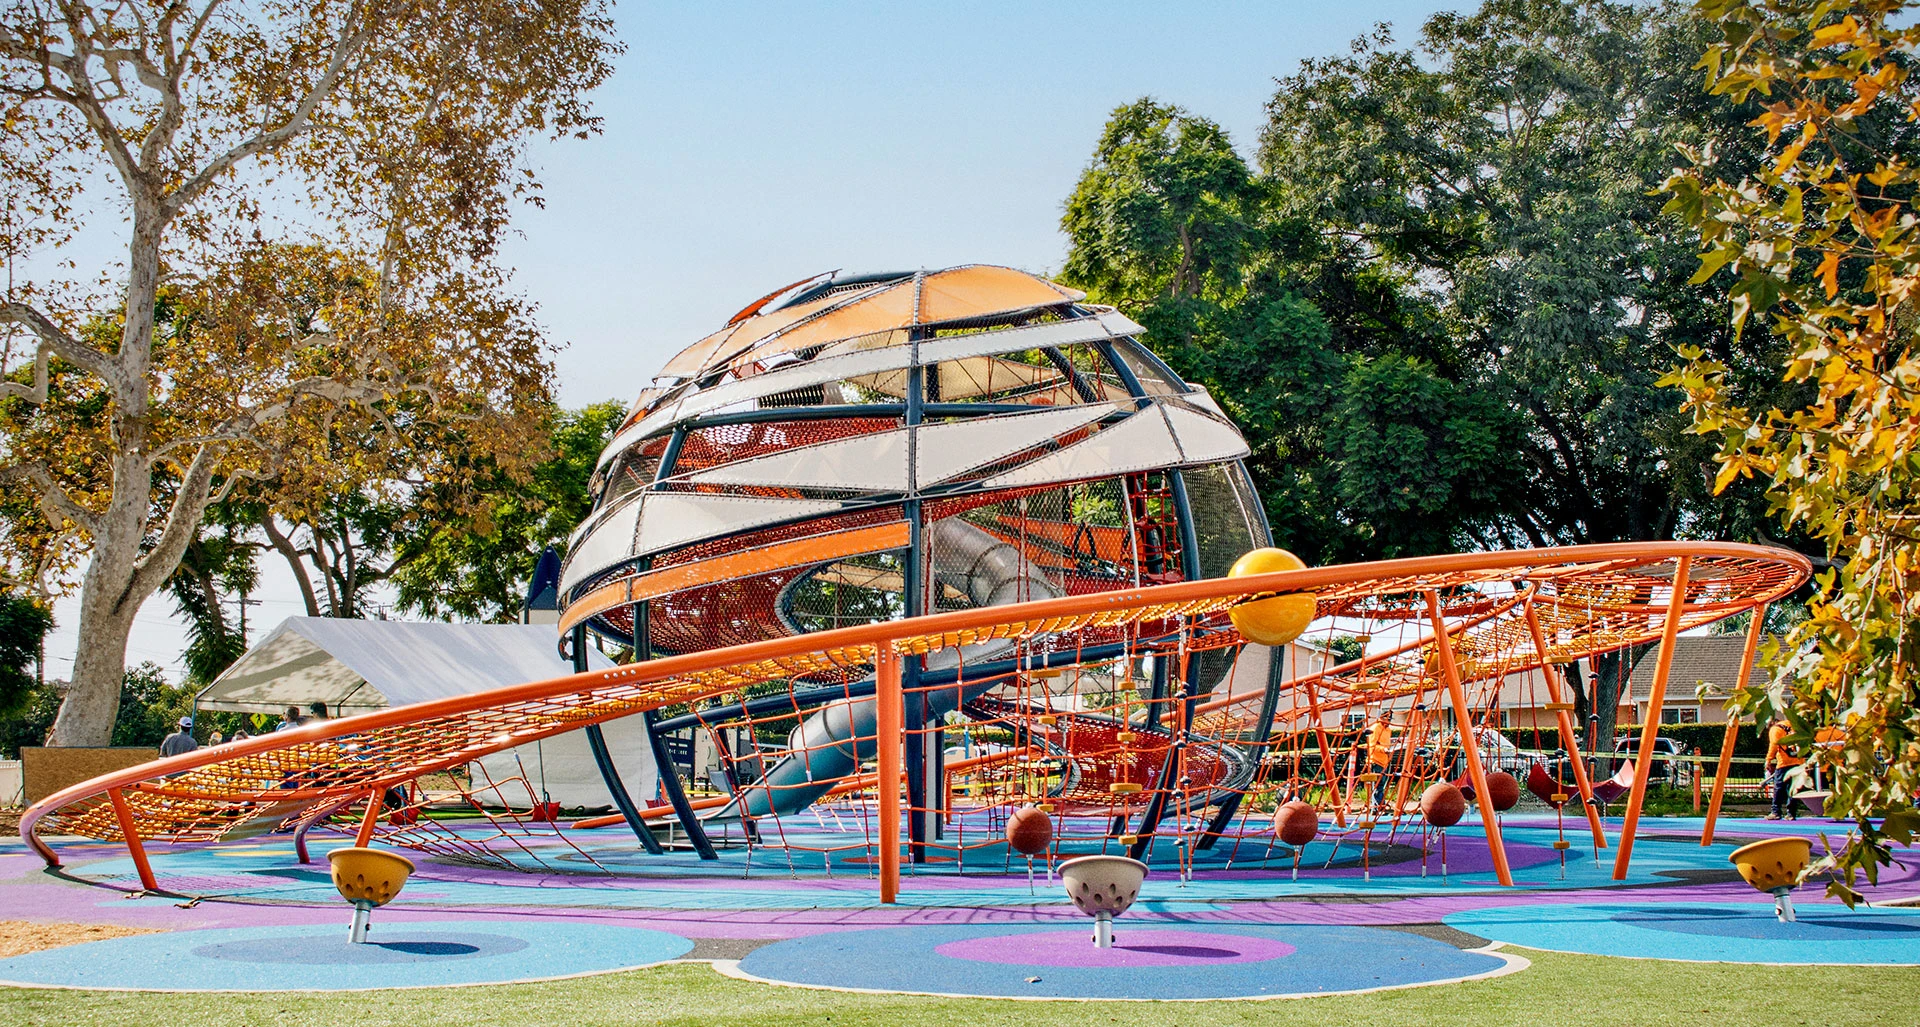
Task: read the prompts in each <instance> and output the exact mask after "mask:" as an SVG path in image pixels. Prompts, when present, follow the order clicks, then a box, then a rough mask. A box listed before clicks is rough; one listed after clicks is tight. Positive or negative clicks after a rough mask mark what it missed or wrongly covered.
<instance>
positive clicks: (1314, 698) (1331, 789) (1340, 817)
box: [1307, 678, 1347, 827]
mask: <svg viewBox="0 0 1920 1027" xmlns="http://www.w3.org/2000/svg"><path fill="white" fill-rule="evenodd" d="M1307 715H1308V716H1310V717H1312V718H1313V736H1314V738H1315V739H1317V740H1318V741H1319V743H1320V773H1322V774H1324V775H1326V778H1327V804H1328V805H1330V806H1332V807H1333V824H1334V826H1335V827H1345V826H1347V806H1346V803H1344V802H1341V801H1340V779H1339V778H1337V777H1335V776H1334V770H1333V750H1332V749H1331V748H1329V747H1328V746H1327V725H1326V723H1325V722H1324V721H1322V720H1321V719H1320V696H1319V693H1317V692H1316V691H1315V690H1314V687H1313V679H1311V678H1309V679H1307Z"/></svg>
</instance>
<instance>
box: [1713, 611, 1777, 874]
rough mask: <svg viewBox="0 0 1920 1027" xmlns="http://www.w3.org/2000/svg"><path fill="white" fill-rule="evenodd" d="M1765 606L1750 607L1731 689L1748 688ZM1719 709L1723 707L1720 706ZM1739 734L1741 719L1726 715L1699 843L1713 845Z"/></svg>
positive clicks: (1765, 612) (1765, 621)
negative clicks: (1743, 648) (1744, 641)
mask: <svg viewBox="0 0 1920 1027" xmlns="http://www.w3.org/2000/svg"><path fill="white" fill-rule="evenodd" d="M1766 623H1767V604H1766V603H1761V604H1760V605H1758V606H1756V607H1754V608H1753V620H1752V621H1751V622H1750V623H1748V624H1747V653H1746V655H1745V656H1744V657H1742V658H1741V660H1740V677H1739V678H1738V679H1737V680H1736V683H1735V684H1734V686H1733V687H1734V688H1736V689H1739V688H1745V687H1747V679H1748V678H1749V677H1751V676H1752V675H1753V657H1754V654H1755V653H1757V652H1759V651H1760V635H1761V632H1763V631H1765V630H1766ZM1721 708H1722V709H1725V705H1724V704H1722V707H1721ZM1739 734H1740V718H1739V717H1736V716H1733V715H1732V714H1728V715H1727V737H1726V739H1725V740H1724V741H1722V742H1721V743H1720V764H1719V767H1718V768H1717V769H1716V770H1715V771H1714V774H1713V796H1712V797H1711V798H1709V799H1708V800H1707V822H1706V824H1705V825H1703V826H1702V827H1701V829H1700V844H1701V845H1712V844H1713V824H1714V821H1716V820H1719V819H1720V800H1721V799H1723V798H1725V797H1726V794H1727V774H1728V772H1729V771H1731V770H1732V769H1733V743H1734V739H1735V738H1736V737H1737V736H1738V735H1739Z"/></svg>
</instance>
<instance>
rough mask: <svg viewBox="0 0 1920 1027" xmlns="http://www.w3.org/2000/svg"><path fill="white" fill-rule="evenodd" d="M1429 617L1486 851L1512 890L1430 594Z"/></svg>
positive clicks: (1436, 599) (1456, 673) (1468, 715)
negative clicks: (1485, 840) (1484, 836)
mask: <svg viewBox="0 0 1920 1027" xmlns="http://www.w3.org/2000/svg"><path fill="white" fill-rule="evenodd" d="M1427 617H1428V619H1430V620H1432V621H1433V647H1434V651H1435V652H1437V653H1439V654H1440V676H1441V677H1442V678H1443V679H1444V680H1445V681H1446V684H1447V697H1448V698H1449V699H1451V700H1452V701H1453V724H1454V727H1455V728H1457V729H1458V730H1459V732H1460V752H1461V754H1462V755H1464V756H1465V757H1466V758H1467V774H1468V776H1470V777H1472V778H1473V804H1474V805H1476V806H1478V807H1480V823H1481V825H1482V826H1483V827H1485V828H1486V831H1487V849H1488V851H1490V852H1492V853H1493V873H1494V876H1496V877H1498V878H1499V879H1500V883H1501V884H1504V885H1507V886H1508V887H1512V886H1513V871H1512V870H1511V869H1510V868H1509V867H1508V866H1507V844H1506V842H1504V841H1501V839H1500V820H1499V818H1498V816H1496V815H1495V813H1494V812H1493V805H1492V803H1491V800H1490V798H1489V796H1488V794H1487V768H1485V767H1483V766H1481V765H1480V743H1479V742H1478V741H1476V740H1475V739H1474V737H1473V716H1472V713H1473V711H1472V710H1470V709H1468V708H1467V690H1466V689H1465V688H1463V687H1461V685H1460V668H1459V666H1458V665H1457V664H1455V663H1454V662H1453V638H1452V636H1450V635H1448V634H1447V622H1446V619H1445V618H1443V617H1441V616H1440V596H1439V594H1438V593H1436V592H1433V591H1431V590H1429V591H1428V592H1427Z"/></svg>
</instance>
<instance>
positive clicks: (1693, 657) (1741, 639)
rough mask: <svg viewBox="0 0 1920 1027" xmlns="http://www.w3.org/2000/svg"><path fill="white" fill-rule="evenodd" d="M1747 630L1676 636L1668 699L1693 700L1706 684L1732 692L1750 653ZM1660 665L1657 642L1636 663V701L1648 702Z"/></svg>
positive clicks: (1630, 681) (1633, 682)
mask: <svg viewBox="0 0 1920 1027" xmlns="http://www.w3.org/2000/svg"><path fill="white" fill-rule="evenodd" d="M1746 651H1747V636H1746V635H1745V633H1740V634H1728V635H1682V636H1680V637H1679V638H1677V639H1675V640H1674V647H1673V669H1672V670H1670V671H1668V672H1667V694H1666V697H1665V699H1664V701H1665V702H1692V701H1693V700H1694V698H1695V697H1696V696H1697V695H1698V694H1699V688H1700V686H1701V685H1702V684H1707V685H1712V686H1714V690H1715V691H1716V692H1722V693H1724V692H1731V691H1732V690H1733V687H1734V685H1735V684H1737V683H1738V682H1739V680H1740V663H1741V660H1742V659H1743V658H1744V657H1745V656H1746ZM1757 663H1758V657H1756V664H1757ZM1659 666H1660V647H1659V646H1657V645H1656V646H1654V647H1653V648H1652V649H1649V650H1647V654H1646V655H1645V656H1643V657H1641V658H1640V662H1639V663H1636V664H1634V666H1633V675H1632V677H1630V678H1629V679H1628V685H1629V687H1630V688H1631V690H1632V693H1633V701H1634V702H1646V701H1647V696H1648V695H1649V694H1650V693H1651V692H1652V691H1653V675H1654V671H1655V669H1656V668H1658V667H1659Z"/></svg>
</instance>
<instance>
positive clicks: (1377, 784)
mask: <svg viewBox="0 0 1920 1027" xmlns="http://www.w3.org/2000/svg"><path fill="white" fill-rule="evenodd" d="M1392 761H1393V711H1392V710H1382V711H1381V712H1380V719H1379V720H1378V721H1376V722H1374V725H1373V732H1372V733H1371V734H1369V735H1368V736H1367V769H1369V770H1371V771H1373V772H1374V773H1375V774H1377V775H1379V776H1378V777H1375V778H1374V779H1373V804H1374V806H1375V807H1379V806H1381V805H1384V804H1385V803H1386V801H1387V767H1388V765H1389V764H1390V763H1391V762H1392Z"/></svg>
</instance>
